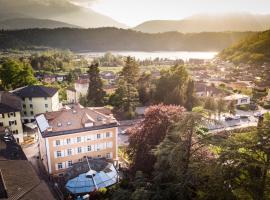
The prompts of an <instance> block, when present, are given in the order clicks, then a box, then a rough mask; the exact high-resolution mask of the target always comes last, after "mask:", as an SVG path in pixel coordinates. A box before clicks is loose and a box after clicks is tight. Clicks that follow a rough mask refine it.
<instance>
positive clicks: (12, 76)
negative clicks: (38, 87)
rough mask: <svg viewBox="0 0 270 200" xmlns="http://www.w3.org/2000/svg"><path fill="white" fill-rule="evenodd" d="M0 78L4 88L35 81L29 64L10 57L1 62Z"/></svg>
mask: <svg viewBox="0 0 270 200" xmlns="http://www.w3.org/2000/svg"><path fill="white" fill-rule="evenodd" d="M0 79H1V82H2V85H3V87H4V88H6V89H15V88H18V87H22V86H26V85H31V84H34V83H36V82H37V80H36V79H35V77H34V73H33V69H32V67H31V65H29V64H28V63H25V62H20V61H17V60H10V59H9V60H5V61H4V62H3V63H2V66H1V67H0Z"/></svg>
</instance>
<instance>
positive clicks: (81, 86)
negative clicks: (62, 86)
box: [74, 79, 89, 97]
mask: <svg viewBox="0 0 270 200" xmlns="http://www.w3.org/2000/svg"><path fill="white" fill-rule="evenodd" d="M74 88H75V90H76V94H77V95H78V97H80V96H86V95H87V92H88V88H89V80H88V79H79V80H77V81H76V82H75V84H74Z"/></svg>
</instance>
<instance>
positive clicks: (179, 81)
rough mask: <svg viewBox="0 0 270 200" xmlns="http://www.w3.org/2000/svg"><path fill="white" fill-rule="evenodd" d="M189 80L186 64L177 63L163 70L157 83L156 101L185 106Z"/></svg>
mask: <svg viewBox="0 0 270 200" xmlns="http://www.w3.org/2000/svg"><path fill="white" fill-rule="evenodd" d="M187 81H188V72H187V70H186V68H185V67H184V66H180V65H175V66H173V67H171V69H170V70H167V71H163V72H162V73H161V77H160V79H159V80H158V81H157V83H156V92H155V101H156V102H157V103H165V104H176V105H182V106H184V104H185V100H184V99H185V89H186V84H187Z"/></svg>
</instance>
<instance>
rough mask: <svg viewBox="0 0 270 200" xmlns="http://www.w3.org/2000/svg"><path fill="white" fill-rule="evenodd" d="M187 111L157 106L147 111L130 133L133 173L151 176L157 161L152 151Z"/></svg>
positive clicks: (176, 107)
mask: <svg viewBox="0 0 270 200" xmlns="http://www.w3.org/2000/svg"><path fill="white" fill-rule="evenodd" d="M184 111H185V109H184V108H183V107H181V106H175V105H163V104H159V105H155V106H151V107H149V108H148V109H147V110H146V113H145V119H144V120H143V121H142V122H141V123H140V124H138V125H137V126H135V127H134V128H132V129H130V130H129V131H128V133H129V135H130V138H129V147H128V154H129V156H130V159H131V161H132V166H131V169H132V171H133V172H136V171H138V170H140V171H143V172H145V173H147V174H151V172H152V171H153V167H154V164H155V161H156V158H155V156H154V155H153V152H152V150H153V149H154V148H155V147H156V146H157V145H158V144H159V143H160V142H161V141H163V139H164V138H165V136H166V134H167V133H168V131H169V129H170V127H171V125H173V124H174V123H175V122H177V121H179V120H180V119H181V118H182V116H183V113H184Z"/></svg>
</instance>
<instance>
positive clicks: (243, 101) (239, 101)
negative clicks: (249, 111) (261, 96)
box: [225, 94, 250, 106]
mask: <svg viewBox="0 0 270 200" xmlns="http://www.w3.org/2000/svg"><path fill="white" fill-rule="evenodd" d="M225 100H226V101H235V102H236V105H237V106H240V105H248V104H250V96H247V95H244V94H233V95H230V96H227V97H225Z"/></svg>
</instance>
